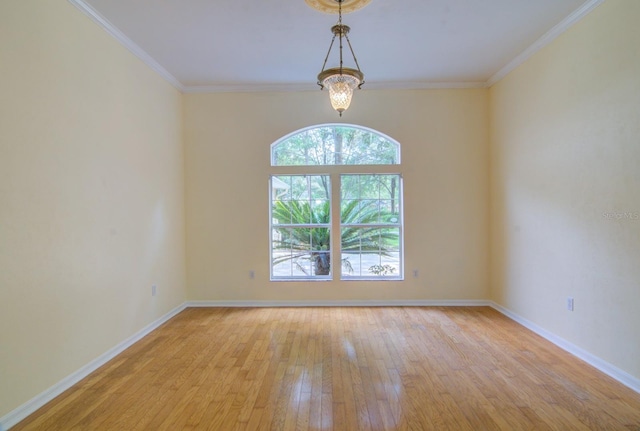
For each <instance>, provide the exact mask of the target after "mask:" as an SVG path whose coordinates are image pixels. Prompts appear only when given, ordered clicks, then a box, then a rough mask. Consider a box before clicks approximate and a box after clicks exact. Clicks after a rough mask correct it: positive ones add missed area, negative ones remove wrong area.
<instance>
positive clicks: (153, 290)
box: [151, 284, 158, 296]
mask: <svg viewBox="0 0 640 431" xmlns="http://www.w3.org/2000/svg"><path fill="white" fill-rule="evenodd" d="M157 293H158V288H157V286H156V285H155V284H154V285H153V286H151V296H156V294H157Z"/></svg>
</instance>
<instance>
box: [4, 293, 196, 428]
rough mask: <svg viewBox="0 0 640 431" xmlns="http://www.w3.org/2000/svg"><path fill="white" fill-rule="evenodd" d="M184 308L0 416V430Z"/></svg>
mask: <svg viewBox="0 0 640 431" xmlns="http://www.w3.org/2000/svg"><path fill="white" fill-rule="evenodd" d="M185 308H186V304H182V305H179V306H177V307H176V308H174V309H173V310H171V311H169V312H168V313H167V314H165V315H164V316H162V317H160V318H159V319H157V320H155V321H154V322H152V323H150V324H149V325H147V326H145V327H144V328H142V329H141V330H139V331H138V332H136V333H135V334H133V335H132V336H131V337H129V338H127V339H126V340H124V341H123V342H121V343H119V344H118V345H116V346H115V347H113V348H111V349H110V350H108V351H107V352H105V353H103V354H102V355H100V356H99V357H97V358H96V359H94V360H93V361H91V362H89V363H88V364H87V365H85V366H83V367H82V368H80V369H79V370H77V371H75V372H74V373H72V374H70V375H68V376H67V377H65V378H64V379H62V380H60V381H59V382H58V383H56V384H55V385H53V386H51V387H50V388H49V389H47V390H45V391H44V392H41V393H40V394H38V395H36V396H35V397H34V398H32V399H31V400H29V401H27V402H26V403H24V404H23V405H21V406H20V407H18V408H16V409H15V410H13V411H11V412H9V413H7V414H6V415H4V416H3V417H1V418H0V431H2V430H5V429H7V430H8V429H10V428H11V427H12V426H14V425H16V424H17V423H18V422H20V421H22V420H23V419H25V418H26V417H27V416H29V415H30V414H32V413H34V412H35V411H36V410H38V409H39V408H40V407H42V406H44V405H45V404H47V403H48V402H49V401H51V400H53V399H54V398H55V397H57V396H58V395H60V394H61V393H63V392H64V391H66V390H67V389H69V388H70V387H72V386H73V385H75V384H76V383H78V382H79V381H80V380H82V379H84V378H85V377H87V376H88V375H89V374H91V373H92V372H94V371H95V370H97V369H98V368H100V367H101V366H103V365H104V364H106V363H107V362H109V361H110V360H111V359H113V358H115V357H116V356H117V355H119V354H120V353H122V352H123V351H125V350H126V349H127V348H129V347H130V346H132V345H133V344H134V343H137V342H138V341H140V340H141V339H142V338H143V337H144V336H146V335H148V334H149V333H151V332H152V331H154V330H155V329H157V328H158V327H159V326H160V325H162V324H163V323H165V322H166V321H168V320H169V319H171V318H172V317H174V316H175V315H176V314H178V313H180V312H181V311H183V310H184V309H185Z"/></svg>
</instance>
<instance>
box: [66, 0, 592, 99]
mask: <svg viewBox="0 0 640 431" xmlns="http://www.w3.org/2000/svg"><path fill="white" fill-rule="evenodd" d="M70 1H71V2H72V3H73V4H75V5H76V6H78V7H79V8H80V9H82V10H83V11H84V12H85V13H87V14H88V15H90V16H91V17H92V18H93V19H94V20H96V21H97V22H98V23H99V24H101V25H102V26H103V27H104V28H105V29H107V30H108V31H109V32H111V33H112V34H113V35H114V36H115V37H117V38H118V39H120V41H121V42H122V43H124V44H125V45H126V46H127V47H128V48H129V49H131V50H132V51H133V52H134V53H135V54H137V55H138V56H139V57H141V58H142V59H143V60H145V61H146V62H147V63H148V64H149V65H150V66H151V67H153V68H154V69H156V70H157V71H159V72H160V73H161V74H162V75H163V76H164V77H165V78H167V79H168V80H169V81H170V82H172V83H173V84H174V85H175V86H176V87H178V88H180V89H181V90H182V91H187V92H189V91H252V90H255V91H259V90H264V89H283V90H284V89H296V90H300V89H317V86H316V75H317V74H318V72H320V69H321V68H322V62H323V60H324V57H325V55H326V53H327V50H328V48H329V43H330V41H331V37H332V33H331V31H330V28H331V26H332V25H334V24H335V23H336V22H337V16H336V15H331V14H326V13H322V12H319V11H317V10H314V9H312V8H311V7H309V6H308V5H307V3H305V0H271V1H262V0H226V1H222V0H70ZM601 1H602V0H586V1H585V0H402V1H399V0H371V3H370V4H369V5H367V6H366V7H364V8H362V9H360V10H357V11H355V12H352V13H349V14H346V15H344V17H343V21H344V23H345V24H347V25H349V26H350V27H351V32H350V33H349V36H350V39H351V43H352V45H353V49H354V51H355V53H356V56H357V59H358V62H359V64H360V67H361V69H362V71H363V72H364V74H365V79H366V82H367V84H366V86H365V88H422V87H425V88H426V87H438V86H442V87H447V86H449V87H474V86H477V87H480V86H485V85H487V84H491V83H492V82H495V81H496V80H497V79H498V78H499V77H500V76H501V74H502V75H503V74H504V73H506V71H508V70H507V69H508V68H509V67H510V66H511V67H513V66H514V65H515V64H516V63H517V62H518V60H519V59H520V60H521V59H522V58H523V57H525V56H527V53H530V52H534V51H535V50H536V49H537V48H539V47H541V46H543V45H544V43H545V42H548V41H549V40H551V39H553V38H554V37H555V36H557V35H558V34H560V33H561V32H562V31H564V30H565V29H566V28H568V26H570V25H571V24H572V23H574V22H575V21H577V20H578V19H579V18H581V17H582V16H584V15H585V14H586V13H588V11H590V10H591V9H592V8H593V7H595V6H596V5H597V4H599V3H600V2H601ZM336 53H337V50H336V49H335V48H334V50H333V51H332V57H331V58H330V61H329V63H328V64H327V67H333V66H336V65H337V57H336V59H334V57H333V54H336ZM346 54H347V53H346V51H345V66H351V67H352V66H353V65H352V64H350V63H351V56H350V55H346ZM332 60H334V61H332Z"/></svg>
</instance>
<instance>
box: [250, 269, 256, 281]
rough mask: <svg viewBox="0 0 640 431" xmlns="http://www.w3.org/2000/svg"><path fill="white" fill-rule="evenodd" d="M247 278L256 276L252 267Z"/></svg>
mask: <svg viewBox="0 0 640 431" xmlns="http://www.w3.org/2000/svg"><path fill="white" fill-rule="evenodd" d="M249 278H250V279H252V280H253V279H254V278H256V272H255V271H254V270H253V269H252V270H251V271H249Z"/></svg>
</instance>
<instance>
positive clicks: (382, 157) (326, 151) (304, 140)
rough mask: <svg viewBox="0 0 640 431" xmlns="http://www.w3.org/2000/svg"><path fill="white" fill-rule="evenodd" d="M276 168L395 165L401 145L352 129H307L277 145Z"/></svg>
mask: <svg viewBox="0 0 640 431" xmlns="http://www.w3.org/2000/svg"><path fill="white" fill-rule="evenodd" d="M272 158H273V160H272V164H273V165H274V166H301V165H305V166H309V165H322V166H325V165H381V164H389V165H394V164H398V163H399V148H398V145H397V144H396V143H394V142H392V141H390V140H389V139H387V138H385V137H384V136H381V135H379V134H377V133H373V132H370V131H368V130H366V129H360V128H355V127H349V126H325V127H316V128H313V129H307V130H304V131H302V132H300V133H296V134H295V135H293V136H290V137H289V138H287V139H285V140H283V141H281V142H279V143H278V144H276V145H275V146H274V148H273V151H272Z"/></svg>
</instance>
